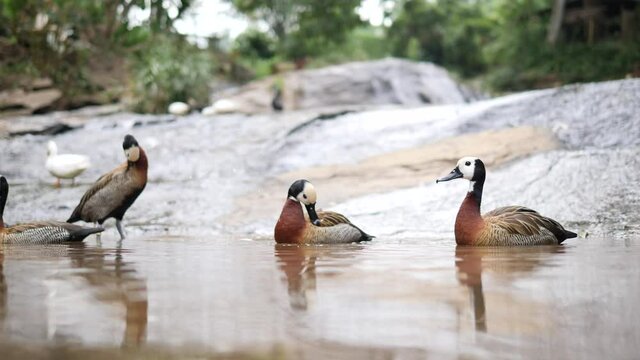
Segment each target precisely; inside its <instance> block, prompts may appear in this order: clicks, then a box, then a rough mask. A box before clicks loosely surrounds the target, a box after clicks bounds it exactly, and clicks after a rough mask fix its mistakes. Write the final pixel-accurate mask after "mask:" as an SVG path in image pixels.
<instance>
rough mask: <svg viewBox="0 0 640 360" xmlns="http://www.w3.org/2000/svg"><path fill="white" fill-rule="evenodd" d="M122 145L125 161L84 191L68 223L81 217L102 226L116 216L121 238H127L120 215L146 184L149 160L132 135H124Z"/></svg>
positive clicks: (122, 214)
mask: <svg viewBox="0 0 640 360" xmlns="http://www.w3.org/2000/svg"><path fill="white" fill-rule="evenodd" d="M122 148H123V149H124V154H125V156H126V158H127V161H126V162H125V163H123V164H122V165H120V166H118V167H117V168H115V169H113V170H112V171H110V172H108V173H106V174H104V175H102V176H101V177H100V178H99V179H98V180H97V181H96V182H95V183H94V184H93V186H91V188H89V190H87V192H86V193H85V194H84V196H83V197H82V199H81V200H80V203H79V204H78V206H76V208H75V210H73V213H72V214H71V216H70V217H69V219H68V220H67V222H69V223H73V222H76V221H78V220H83V221H86V222H93V223H98V224H100V225H102V223H103V222H104V221H105V220H107V219H109V218H115V219H116V227H117V228H118V233H120V238H121V239H124V238H125V237H126V234H125V231H124V227H123V225H122V218H123V217H124V214H125V213H126V212H127V210H128V209H129V207H130V206H131V205H132V204H133V202H134V201H136V199H137V198H138V196H139V195H140V193H142V190H144V188H145V186H146V185H147V168H148V167H149V163H148V161H147V155H146V154H145V152H144V150H143V149H142V148H141V147H140V146H139V145H138V141H137V140H136V139H135V138H134V137H133V136H131V135H127V136H125V137H124V142H123V143H122Z"/></svg>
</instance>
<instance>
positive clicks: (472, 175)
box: [436, 157, 577, 246]
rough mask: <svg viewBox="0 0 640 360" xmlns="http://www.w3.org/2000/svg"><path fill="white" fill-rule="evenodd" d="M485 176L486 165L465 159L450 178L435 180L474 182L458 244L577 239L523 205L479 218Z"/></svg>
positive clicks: (459, 224)
mask: <svg viewBox="0 0 640 360" xmlns="http://www.w3.org/2000/svg"><path fill="white" fill-rule="evenodd" d="M485 176H486V172H485V167H484V163H483V162H482V161H481V160H480V159H478V158H474V157H464V158H462V159H460V160H459V161H458V164H457V166H456V167H455V168H454V169H453V170H452V171H451V173H450V174H449V175H447V176H445V177H443V178H440V179H438V180H436V182H441V181H449V180H453V179H458V178H464V179H467V180H469V181H470V182H471V185H470V187H469V192H468V193H467V196H466V197H465V199H464V201H463V202H462V205H461V206H460V210H459V211H458V216H457V217H456V225H455V235H456V243H458V245H477V246H513V245H553V244H560V243H562V242H563V241H564V240H565V239H569V238H574V237H576V236H577V234H575V233H573V232H571V231H568V230H565V229H564V227H562V225H560V224H559V223H558V222H557V221H555V220H553V219H551V218H548V217H546V216H542V215H540V214H539V213H537V212H536V211H534V210H531V209H529V208H526V207H522V206H506V207H501V208H497V209H495V210H492V211H489V212H488V213H486V214H484V216H482V215H480V203H481V202H482V188H483V186H484V180H485Z"/></svg>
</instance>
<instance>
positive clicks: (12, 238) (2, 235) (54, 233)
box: [0, 176, 104, 244]
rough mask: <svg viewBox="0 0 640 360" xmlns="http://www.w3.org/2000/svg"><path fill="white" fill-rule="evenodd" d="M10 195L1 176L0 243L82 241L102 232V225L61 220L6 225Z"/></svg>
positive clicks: (5, 180) (7, 184) (6, 183)
mask: <svg viewBox="0 0 640 360" xmlns="http://www.w3.org/2000/svg"><path fill="white" fill-rule="evenodd" d="M8 197H9V183H8V182H7V179H6V178H5V177H4V176H0V244H56V243H61V242H65V241H82V240H84V238H86V237H87V236H89V235H91V234H95V233H99V232H102V231H103V230H104V229H103V228H101V227H95V228H85V227H82V226H78V225H73V224H67V223H65V222H60V221H40V222H33V223H27V224H18V225H14V226H8V227H5V226H4V221H3V215H4V206H5V205H6V203H7V198H8Z"/></svg>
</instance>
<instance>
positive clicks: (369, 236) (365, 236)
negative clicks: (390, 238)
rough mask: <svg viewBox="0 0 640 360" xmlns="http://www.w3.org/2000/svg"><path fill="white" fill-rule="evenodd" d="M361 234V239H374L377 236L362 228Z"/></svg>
mask: <svg viewBox="0 0 640 360" xmlns="http://www.w3.org/2000/svg"><path fill="white" fill-rule="evenodd" d="M358 230H360V229H358ZM360 234H361V236H360V241H371V240H373V239H374V238H375V236H373V235H369V234H367V233H366V232H364V231H362V230H360Z"/></svg>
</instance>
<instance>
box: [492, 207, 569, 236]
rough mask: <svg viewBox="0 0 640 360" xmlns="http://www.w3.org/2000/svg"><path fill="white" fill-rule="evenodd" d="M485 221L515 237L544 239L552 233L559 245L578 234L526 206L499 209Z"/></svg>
mask: <svg viewBox="0 0 640 360" xmlns="http://www.w3.org/2000/svg"><path fill="white" fill-rule="evenodd" d="M483 219H484V221H485V223H487V224H489V225H490V226H492V227H495V228H500V229H503V230H504V231H506V232H507V233H508V234H513V235H522V236H527V237H542V236H545V235H548V234H549V232H551V233H552V234H553V235H554V236H555V238H556V239H557V241H558V243H561V242H562V241H564V240H565V239H567V238H571V237H575V236H576V234H574V233H572V232H570V231H567V230H565V228H564V227H563V226H562V225H560V223H558V222H557V221H555V220H553V219H551V218H548V217H546V216H542V215H540V213H538V212H537V211H535V210H532V209H529V208H527V207H524V206H505V207H501V208H497V209H495V210H492V211H489V212H487V213H486V214H485V215H484V216H483Z"/></svg>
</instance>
